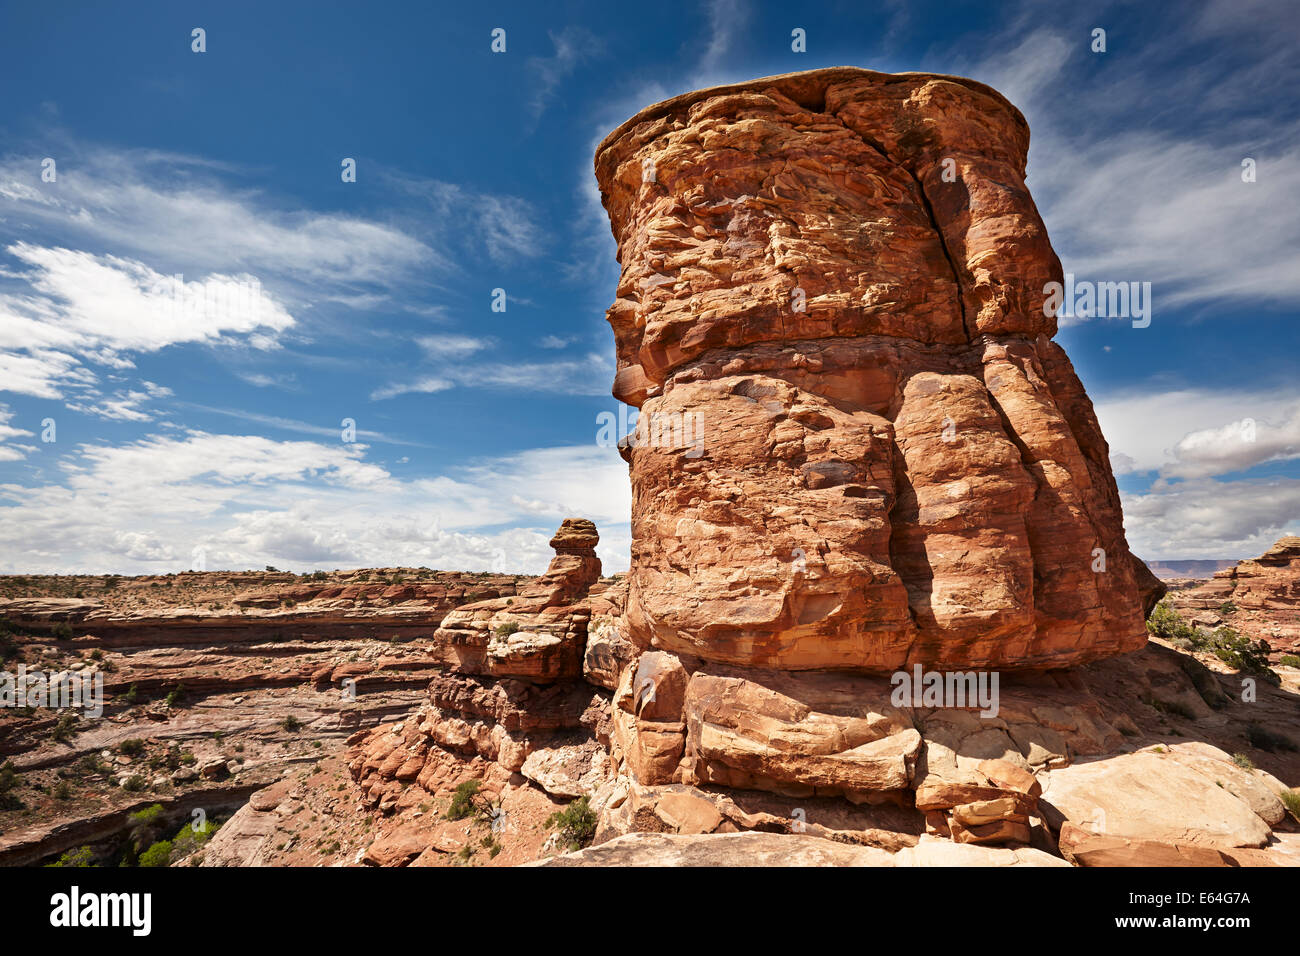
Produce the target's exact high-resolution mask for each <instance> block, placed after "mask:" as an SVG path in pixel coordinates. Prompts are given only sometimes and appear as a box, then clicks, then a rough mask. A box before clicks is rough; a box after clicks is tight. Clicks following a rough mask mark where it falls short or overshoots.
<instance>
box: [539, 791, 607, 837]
mask: <svg viewBox="0 0 1300 956" xmlns="http://www.w3.org/2000/svg"><path fill="white" fill-rule="evenodd" d="M546 825H547V826H548V827H555V828H556V829H558V830H559V833H560V839H561V840H563V841H564V843H565V844H566V845H567V846H568V848H569V849H570V850H581V849H582V848H583V847H584V846H586V845H587V844H588V843H590V842H591V838H592V837H594V836H595V835H596V811H595V810H593V809H591V804H590V802H589V801H588V799H587V798H586V797H580V798H579V799H577V800H574V801H573V802H572V803H571V804H569V805H568V806H567V807H565V808H564V809H563V810H559V811H557V812H555V813H552V814H551V815H550V816H549V817H548V818H547V820H546Z"/></svg>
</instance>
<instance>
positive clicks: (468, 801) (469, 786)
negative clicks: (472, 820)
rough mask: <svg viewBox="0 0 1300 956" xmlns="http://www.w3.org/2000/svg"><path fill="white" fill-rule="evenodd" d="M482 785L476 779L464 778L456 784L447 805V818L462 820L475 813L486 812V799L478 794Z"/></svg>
mask: <svg viewBox="0 0 1300 956" xmlns="http://www.w3.org/2000/svg"><path fill="white" fill-rule="evenodd" d="M482 786H483V784H482V783H481V782H480V781H478V780H466V781H465V782H464V783H461V784H460V785H458V786H457V787H456V792H455V793H453V794H452V796H451V805H450V806H449V807H447V813H446V814H445V816H446V817H447V819H448V820H463V819H465V818H466V817H468V816H471V815H473V814H476V813H477V814H482V813H486V812H487V811H488V809H489V807H488V805H487V800H486V799H484V798H483V797H481V796H480V795H479V790H480V789H481V788H482Z"/></svg>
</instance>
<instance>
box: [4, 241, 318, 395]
mask: <svg viewBox="0 0 1300 956" xmlns="http://www.w3.org/2000/svg"><path fill="white" fill-rule="evenodd" d="M6 251H7V252H8V253H9V254H10V255H12V256H13V257H15V258H16V259H18V260H19V262H21V263H23V264H24V265H26V266H27V267H28V269H27V271H25V272H23V273H21V278H22V279H23V280H24V281H25V282H26V283H27V288H28V291H27V292H26V293H24V294H12V293H0V368H3V369H4V370H6V371H7V372H10V373H11V374H7V375H5V377H4V379H3V380H2V381H0V390H8V391H12V392H18V393H23V394H28V395H34V396H37V397H40V398H58V397H60V396H61V395H62V394H63V387H64V386H65V385H67V384H69V383H75V384H80V385H88V384H91V383H93V381H94V380H95V376H94V373H93V372H91V371H90V370H89V369H88V368H86V367H85V365H86V363H93V364H97V365H107V366H110V367H112V368H119V369H120V368H130V367H131V365H132V363H131V360H130V357H129V356H130V354H131V353H135V352H155V351H158V350H160V349H163V348H166V347H168V346H171V345H177V344H181V343H190V342H201V343H205V344H208V345H217V344H229V343H232V342H235V341H243V342H244V343H246V344H248V345H250V346H252V347H254V348H270V347H273V346H274V344H275V334H276V333H278V332H280V331H282V330H284V329H286V328H288V327H290V326H291V325H293V323H294V319H293V316H291V315H289V313H288V312H286V311H285V310H284V308H283V307H282V306H281V305H280V304H279V303H278V302H277V301H276V300H275V299H274V298H272V297H271V296H270V295H268V294H267V293H266V292H265V290H263V289H262V288H261V286H260V285H259V284H258V283H257V282H256V280H253V279H251V277H249V276H226V275H210V276H208V277H207V278H206V279H205V280H204V281H202V282H188V283H186V282H179V281H175V280H172V279H169V278H168V277H167V276H164V275H162V274H160V273H157V272H155V271H153V270H152V269H150V268H149V267H148V266H146V265H144V264H143V263H141V262H137V261H135V260H131V259H121V258H118V257H116V256H96V255H93V254H91V253H88V252H79V251H75V250H72V249H64V248H47V247H44V246H35V245H30V244H28V243H24V242H19V243H15V244H13V245H10V246H9V247H8V249H7V250H6Z"/></svg>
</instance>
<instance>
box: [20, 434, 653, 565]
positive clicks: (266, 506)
mask: <svg viewBox="0 0 1300 956" xmlns="http://www.w3.org/2000/svg"><path fill="white" fill-rule="evenodd" d="M0 447H3V446H0ZM367 455H368V449H367V447H366V446H364V445H360V444H344V443H342V442H338V443H326V442H317V441H273V440H271V439H267V438H263V437H260V436H254V435H219V434H212V433H206V432H197V431H189V432H185V433H183V434H179V435H169V436H157V435H155V436H150V437H148V438H145V439H142V440H140V441H137V442H133V443H129V444H126V445H122V446H117V447H107V446H103V445H81V446H78V447H77V448H76V449H75V450H74V451H73V452H71V453H69V454H68V455H67V456H66V457H65V458H64V459H63V460H62V462H61V468H62V471H63V475H64V480H63V481H62V482H61V483H58V484H49V485H45V486H43V487H26V486H22V485H17V484H4V485H0V512H2V513H3V514H4V516H5V519H4V520H3V521H2V522H0V555H3V557H2V558H0V561H2V562H3V563H4V565H5V567H6V569H8V570H13V571H29V572H32V571H34V572H40V571H46V572H54V571H57V572H59V573H68V572H71V571H119V572H127V573H131V572H135V573H139V572H145V571H159V570H182V569H185V568H188V567H192V566H194V562H195V560H197V559H196V557H195V555H196V554H201V555H202V560H203V562H204V563H205V565H206V566H207V567H208V568H212V569H215V568H247V567H261V566H263V565H266V564H274V565H276V566H277V567H287V568H292V569H295V570H312V569H314V568H316V567H367V566H370V567H373V566H392V565H398V564H401V565H411V566H424V567H431V568H440V569H466V570H488V569H492V568H498V569H504V570H512V571H514V570H517V571H522V572H538V571H541V570H543V569H544V568H545V567H546V564H547V563H548V561H549V559H550V556H551V551H550V548H549V547H548V546H547V541H548V540H549V538H550V536H551V534H552V533H553V532H554V529H555V527H557V526H558V525H559V522H560V521H561V520H562V519H563V518H565V517H570V516H577V517H587V518H591V519H592V520H594V521H595V522H596V523H597V525H598V526H599V527H600V529H601V535H602V538H603V541H602V547H601V555H602V558H603V559H604V560H605V563H606V570H607V571H611V572H612V571H616V570H622V569H625V568H626V566H627V555H628V549H629V546H630V534H629V531H628V517H629V514H630V491H629V487H628V480H627V469H626V466H625V465H624V463H623V462H622V460H621V459H620V458H619V457H618V455H617V453H615V452H614V451H613V450H612V449H606V448H598V447H596V446H595V445H594V443H593V445H591V446H589V447H573V448H544V449H532V450H528V451H524V452H520V453H519V454H516V455H512V456H508V457H503V458H497V459H491V460H487V461H483V462H479V463H477V464H475V465H473V466H471V467H467V468H462V469H458V470H457V471H456V472H455V473H451V474H442V475H436V476H434V477H427V478H419V479H413V480H402V479H399V478H396V477H394V476H393V475H392V474H391V473H390V472H389V471H388V470H387V469H386V468H384V467H382V466H380V465H378V464H375V463H373V462H370V461H368V460H367Z"/></svg>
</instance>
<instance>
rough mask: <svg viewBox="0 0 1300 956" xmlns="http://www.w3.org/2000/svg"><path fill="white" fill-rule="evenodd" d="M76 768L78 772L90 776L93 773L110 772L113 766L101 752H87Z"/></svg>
mask: <svg viewBox="0 0 1300 956" xmlns="http://www.w3.org/2000/svg"><path fill="white" fill-rule="evenodd" d="M76 769H77V772H78V773H80V774H82V775H83V776H89V775H91V774H104V773H108V772H110V771H111V770H112V769H113V768H112V767H110V766H109V765H108V764H107V763H105V762H104V760H103V758H101V757H100V756H99V754H86V756H84V757H82V758H81V759H80V760H78V761H77V764H76Z"/></svg>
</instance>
